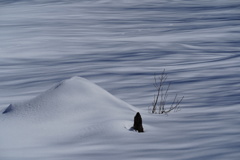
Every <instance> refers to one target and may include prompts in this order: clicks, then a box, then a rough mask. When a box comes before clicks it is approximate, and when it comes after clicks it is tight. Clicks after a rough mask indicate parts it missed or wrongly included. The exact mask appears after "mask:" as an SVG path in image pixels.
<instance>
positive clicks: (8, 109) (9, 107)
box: [2, 104, 12, 114]
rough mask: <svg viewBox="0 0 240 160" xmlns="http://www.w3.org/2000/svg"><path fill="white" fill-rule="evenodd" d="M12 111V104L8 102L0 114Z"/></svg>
mask: <svg viewBox="0 0 240 160" xmlns="http://www.w3.org/2000/svg"><path fill="white" fill-rule="evenodd" d="M11 111H12V105H11V104H10V105H9V106H8V107H7V108H6V109H5V110H4V111H3V112H2V114H6V113H8V112H11Z"/></svg>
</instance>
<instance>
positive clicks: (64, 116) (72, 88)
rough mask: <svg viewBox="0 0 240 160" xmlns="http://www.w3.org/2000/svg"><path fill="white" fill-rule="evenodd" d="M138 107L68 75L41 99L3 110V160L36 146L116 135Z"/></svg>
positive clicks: (0, 125)
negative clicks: (67, 77) (68, 77)
mask: <svg viewBox="0 0 240 160" xmlns="http://www.w3.org/2000/svg"><path fill="white" fill-rule="evenodd" d="M136 112H137V109H135V108H134V107H133V106H131V105H129V104H127V103H126V102H124V101H122V100H120V99H118V98H116V97H114V96H113V95H111V94H110V93H108V92H107V91H106V90H104V89H102V88H101V87H99V86H97V85H96V84H94V83H91V82H89V81H88V80H86V79H84V78H80V77H73V78H70V79H67V80H64V81H62V82H61V83H59V84H57V85H55V86H54V87H52V88H51V89H49V90H47V91H46V92H44V93H42V94H41V95H39V96H37V97H36V98H34V99H31V100H29V101H27V102H22V103H17V104H11V105H9V106H8V107H7V108H6V109H5V110H3V111H2V113H1V114H0V128H1V132H0V142H1V143H0V155H1V156H2V157H1V156H0V159H1V158H9V157H12V156H16V157H18V156H20V157H21V156H22V155H19V154H21V150H22V149H23V150H24V149H26V148H31V152H30V153H32V154H33V155H34V156H35V155H36V153H34V152H32V150H35V151H36V152H39V151H41V154H47V153H45V148H46V147H45V146H55V145H57V144H75V143H84V142H92V141H94V139H95V141H98V140H99V139H107V138H109V137H115V138H116V137H118V136H119V135H121V134H122V133H125V132H126V131H127V132H128V130H127V129H128V128H129V127H130V126H131V125H132V123H133V117H134V115H135V113H136ZM126 128H127V129H126ZM115 138H113V139H115ZM57 146H59V145H57ZM16 148H17V151H19V153H18V152H16ZM50 148H51V147H50ZM46 149H47V148H46ZM48 149H49V148H48ZM1 152H2V153H1ZM46 152H47V151H46ZM28 153H29V152H28ZM3 155H4V156H3ZM28 156H31V155H28ZM13 159H14V158H13Z"/></svg>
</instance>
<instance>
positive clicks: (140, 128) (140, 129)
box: [133, 112, 143, 132]
mask: <svg viewBox="0 0 240 160" xmlns="http://www.w3.org/2000/svg"><path fill="white" fill-rule="evenodd" d="M133 129H134V130H136V131H138V132H143V126H142V117H141V115H140V113H139V112H137V114H136V115H135V117H134V124H133Z"/></svg>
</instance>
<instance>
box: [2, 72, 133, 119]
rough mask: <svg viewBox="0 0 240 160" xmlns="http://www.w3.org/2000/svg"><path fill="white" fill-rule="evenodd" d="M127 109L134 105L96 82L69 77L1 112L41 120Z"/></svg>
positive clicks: (93, 114) (112, 113) (102, 113)
mask: <svg viewBox="0 0 240 160" xmlns="http://www.w3.org/2000/svg"><path fill="white" fill-rule="evenodd" d="M130 110H132V111H133V110H136V109H135V108H134V107H132V106H130V105H129V104H127V103H125V102H123V101H121V100H119V99H117V98H116V97H114V96H113V95H111V94H110V93H108V92H107V91H106V90H104V89H102V88H101V87H99V86H97V85H96V84H94V83H91V82H89V81H88V80H86V79H84V78H80V77H72V78H70V79H67V80H64V81H62V82H61V83H59V84H57V85H56V86H54V87H52V88H51V89H49V90H47V91H46V92H44V93H42V94H41V95H39V96H37V97H36V98H34V99H32V100H30V101H27V102H23V103H19V104H11V105H9V106H8V107H7V108H6V109H5V110H4V111H3V112H2V113H3V114H5V115H6V116H7V115H9V116H10V115H14V117H16V116H18V117H19V116H20V117H22V118H25V119H27V118H33V117H34V120H41V121H42V120H52V119H55V118H59V117H61V118H63V117H65V116H70V115H71V116H74V115H75V116H84V115H88V116H89V118H91V117H96V118H107V117H108V116H114V117H119V116H120V115H122V114H124V112H125V113H126V112H129V111H130ZM121 112H122V113H121ZM115 113H118V114H115Z"/></svg>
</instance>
